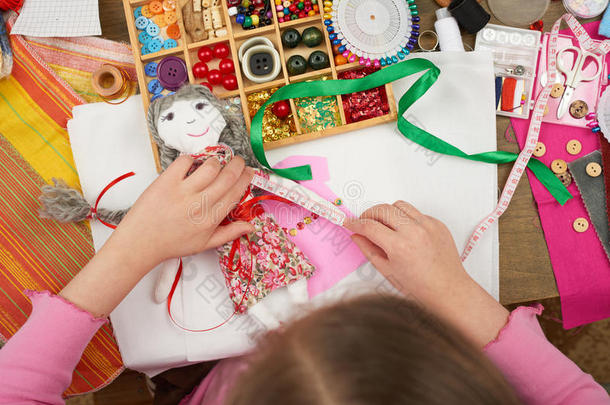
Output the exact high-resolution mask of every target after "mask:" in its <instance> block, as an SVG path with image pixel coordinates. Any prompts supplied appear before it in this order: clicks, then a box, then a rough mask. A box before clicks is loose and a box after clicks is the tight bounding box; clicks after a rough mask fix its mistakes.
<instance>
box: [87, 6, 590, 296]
mask: <svg viewBox="0 0 610 405" xmlns="http://www.w3.org/2000/svg"><path fill="white" fill-rule="evenodd" d="M505 1H512V0H505ZM99 4H100V20H101V24H102V36H103V37H105V38H108V39H112V40H116V41H123V42H127V43H128V42H129V37H128V34H127V26H126V24H125V17H124V14H123V6H122V3H121V1H120V0H99ZM417 4H418V7H419V10H420V16H421V22H420V25H421V30H422V31H423V30H427V29H433V28H434V26H433V24H434V22H435V21H436V18H435V16H434V11H435V10H436V9H437V8H438V6H437V5H436V3H434V2H433V1H432V0H419V1H418V2H417ZM483 6H484V7H485V8H486V9H488V7H487V4H486V2H483ZM563 13H565V9H564V8H563V5H562V2H561V1H552V2H551V4H550V5H549V8H548V10H547V12H546V14H545V16H544V18H543V21H544V28H545V31H548V30H549V29H550V28H551V26H552V24H553V23H554V22H555V21H556V20H557V19H558V18H559V17H560V16H561V15H562V14H563ZM490 22H491V23H494V24H501V23H500V22H499V21H498V20H497V19H495V17H494V16H493V15H492V18H491V21H490ZM581 22H583V23H584V22H588V20H585V21H582V20H581ZM463 39H464V43H465V44H468V45H470V46H471V47H474V35H469V34H465V35H463ZM508 125H509V120H508V118H505V117H497V119H496V129H497V137H498V150H505V151H510V152H519V150H518V148H517V144H516V143H515V141H514V136H511V138H510V139H511V141H509V140H507V139H506V138H505V136H504V132H505V130H506V128H507V127H508ZM339 136H340V135H339ZM481 164H483V163H481ZM510 168H511V165H501V166H499V168H498V184H499V185H500V187H502V186H503V185H504V182H505V181H506V178H507V177H508V173H509V171H510ZM499 192H500V189H499V190H498V193H499ZM473 226H474V224H473ZM557 295H558V293H557V286H556V284H555V277H554V276H553V270H552V268H551V263H550V260H549V254H548V251H547V247H546V242H545V240H544V235H543V232H542V228H541V227H540V220H539V218H538V211H537V209H536V204H535V202H534V199H533V196H532V193H531V191H530V186H529V182H528V180H527V176H523V178H522V179H521V182H520V183H519V186H518V188H517V191H516V193H515V195H514V198H513V200H512V203H511V205H510V207H509V208H508V210H507V211H506V213H505V214H504V215H503V216H502V217H501V219H500V301H501V302H502V303H503V304H511V303H517V302H525V301H534V300H539V299H543V298H550V297H556V296H557Z"/></svg>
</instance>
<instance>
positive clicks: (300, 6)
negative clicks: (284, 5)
mask: <svg viewBox="0 0 610 405" xmlns="http://www.w3.org/2000/svg"><path fill="white" fill-rule="evenodd" d="M297 8H298V9H299V10H303V9H304V8H305V3H303V2H302V1H301V2H299V3H298V4H297Z"/></svg>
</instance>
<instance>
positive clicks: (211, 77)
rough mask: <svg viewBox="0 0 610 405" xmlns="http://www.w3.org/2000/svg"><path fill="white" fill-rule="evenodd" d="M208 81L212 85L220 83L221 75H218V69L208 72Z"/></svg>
mask: <svg viewBox="0 0 610 405" xmlns="http://www.w3.org/2000/svg"><path fill="white" fill-rule="evenodd" d="M208 81H209V82H210V83H211V84H213V85H217V84H220V82H221V81H222V75H221V74H220V70H218V69H212V70H210V71H209V72H208Z"/></svg>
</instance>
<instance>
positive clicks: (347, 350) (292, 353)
mask: <svg viewBox="0 0 610 405" xmlns="http://www.w3.org/2000/svg"><path fill="white" fill-rule="evenodd" d="M227 403H228V404H231V405H242V404H244V405H246V404H248V405H263V404H264V405H272V404H283V405H301V404H302V405H310V404H320V405H348V404H349V405H364V404H380V405H381V404H383V405H390V404H391V405H395V404H432V405H435V404H439V405H440V404H443V405H446V404H469V405H470V404H494V405H496V404H517V403H519V402H518V401H517V399H516V397H515V394H514V393H513V391H512V389H511V388H510V387H509V386H508V384H507V383H506V381H505V380H504V378H503V376H502V375H501V374H500V372H499V371H498V370H497V369H496V368H495V367H494V366H493V365H492V363H491V362H490V361H489V360H487V359H486V358H485V357H484V355H483V353H482V352H481V350H480V349H477V348H475V347H474V346H473V345H472V344H470V343H469V342H467V341H466V340H465V338H464V337H462V336H461V335H460V334H459V333H458V332H457V331H456V330H454V329H453V328H451V327H449V326H447V325H444V324H443V323H441V322H440V321H439V320H438V319H437V318H435V317H433V316H432V315H430V314H428V313H426V312H424V311H423V310H421V309H420V308H418V307H417V306H415V305H414V304H412V303H409V302H407V301H405V300H404V299H401V298H397V297H389V296H370V297H363V298H359V299H356V300H351V301H346V302H342V303H339V304H336V305H334V306H331V307H327V308H325V309H322V310H319V311H316V312H314V313H312V314H311V315H309V316H307V317H305V318H303V319H301V320H298V321H296V322H295V323H293V324H291V325H290V326H288V327H287V328H286V329H285V330H284V331H281V332H273V333H270V334H269V335H267V336H266V337H265V338H264V339H263V340H262V341H261V342H260V343H259V345H258V346H257V348H256V350H255V353H254V354H253V355H252V358H251V365H250V367H249V368H248V370H247V371H246V372H245V373H244V374H243V375H242V376H241V377H240V378H239V380H238V381H236V384H235V386H234V389H233V392H232V395H231V396H230V400H229V401H228V402H227Z"/></svg>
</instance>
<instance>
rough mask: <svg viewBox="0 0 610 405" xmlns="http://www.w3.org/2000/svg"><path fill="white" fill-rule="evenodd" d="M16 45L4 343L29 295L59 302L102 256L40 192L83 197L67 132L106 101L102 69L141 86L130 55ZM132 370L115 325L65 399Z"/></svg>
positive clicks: (5, 200) (0, 132) (1, 197)
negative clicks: (49, 188) (75, 119)
mask: <svg viewBox="0 0 610 405" xmlns="http://www.w3.org/2000/svg"><path fill="white" fill-rule="evenodd" d="M13 21H14V19H13ZM10 27H11V21H9V28H10ZM10 38H11V46H12V48H13V53H14V66H13V71H12V74H11V76H9V77H7V78H5V79H2V80H0V117H1V118H0V339H3V340H6V339H8V338H9V337H10V336H12V335H13V334H14V333H15V332H16V331H17V330H18V329H19V328H20V326H21V325H23V323H24V322H25V321H26V319H27V316H28V314H29V313H30V311H31V304H30V301H29V299H28V298H27V297H26V296H25V294H24V293H23V291H24V290H26V289H33V290H49V291H52V292H58V291H59V290H60V289H61V288H62V287H63V286H64V285H66V284H67V283H68V282H69V281H70V280H71V279H72V277H74V275H75V274H76V273H78V271H79V270H80V269H81V268H82V267H83V266H84V265H85V264H86V263H87V261H88V260H89V259H90V258H91V257H92V256H93V254H94V250H93V244H92V239H91V233H90V229H89V227H88V225H86V224H84V223H80V224H59V223H57V222H54V221H51V220H45V219H41V218H39V216H38V209H39V202H38V196H39V195H40V188H41V186H42V185H44V184H45V183H49V182H50V181H51V178H52V177H57V178H62V179H64V180H65V181H66V182H67V183H68V184H69V185H71V186H75V187H80V186H79V182H78V175H77V172H76V169H75V167H74V162H73V160H72V152H71V150H70V144H69V140H68V133H67V131H66V129H65V128H66V123H67V121H68V120H69V119H70V118H71V110H72V107H74V106H75V105H78V104H82V103H85V102H86V101H98V98H97V96H96V95H95V93H94V92H93V90H92V89H91V85H90V83H89V79H90V77H91V72H92V71H93V70H95V69H97V67H99V65H100V64H102V63H112V64H114V65H119V66H122V67H124V68H126V69H127V70H128V72H129V74H130V75H132V77H133V78H135V71H134V70H133V63H132V60H133V59H132V56H131V50H130V49H129V47H128V46H127V45H123V44H118V43H115V42H111V41H106V40H103V39H99V38H74V39H63V38H62V39H60V38H35V39H34V38H24V37H21V36H16V35H13V36H11V37H10ZM46 61H48V62H49V64H47V63H46ZM51 67H52V68H51ZM62 78H63V79H62ZM64 79H65V80H64ZM68 83H70V85H69V84H68ZM134 87H135V86H134ZM122 370H123V364H122V360H121V356H120V353H119V350H118V347H117V344H116V341H115V339H114V336H113V332H112V329H111V327H110V326H109V325H106V326H104V327H103V328H101V329H100V331H99V332H98V333H97V334H96V335H95V337H94V338H93V340H92V341H91V343H90V344H89V346H87V349H86V350H85V352H84V355H83V357H82V359H81V361H80V363H79V364H78V366H77V367H76V370H75V371H74V376H73V381H72V385H71V386H70V387H69V388H68V390H67V391H66V393H65V394H66V395H74V394H79V393H84V392H89V391H93V390H97V389H99V388H101V387H103V386H105V385H106V384H108V383H110V382H111V381H112V380H113V379H114V378H115V377H116V376H118V375H119V374H120V373H121V372H122Z"/></svg>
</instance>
